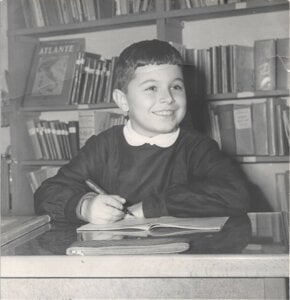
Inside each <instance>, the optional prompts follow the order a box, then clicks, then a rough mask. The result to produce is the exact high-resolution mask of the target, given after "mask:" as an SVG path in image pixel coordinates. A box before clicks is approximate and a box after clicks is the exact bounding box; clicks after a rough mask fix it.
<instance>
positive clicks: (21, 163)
mask: <svg viewBox="0 0 290 300" xmlns="http://www.w3.org/2000/svg"><path fill="white" fill-rule="evenodd" d="M7 4H8V47H9V57H8V67H9V86H10V97H11V99H13V100H12V101H11V102H12V107H13V109H12V114H11V128H10V134H11V144H12V161H13V163H12V182H13V184H12V214H20V215H21V214H24V215H25V214H29V213H33V200H32V199H33V197H32V192H31V189H30V186H29V183H28V181H27V179H26V177H25V174H26V173H27V172H29V171H31V170H35V169H37V168H39V167H41V166H61V165H63V164H65V163H66V162H67V161H66V160H54V161H47V160H37V161H36V160H35V159H34V157H33V149H32V145H31V142H30V138H29V135H28V132H27V128H26V126H24V124H26V122H27V120H30V119H38V118H41V117H42V115H43V114H54V113H57V114H58V115H61V116H62V117H64V118H66V119H70V116H73V117H72V118H75V113H77V112H78V111H85V110H107V109H115V108H116V105H115V104H113V103H100V104H88V105H61V106H53V107H52V106H45V105H41V106H30V107H23V106H22V99H23V96H24V93H25V87H26V80H27V77H28V74H29V70H30V64H31V61H32V57H33V49H34V48H35V45H36V44H37V43H38V41H40V40H53V39H64V38H72V37H73V38H78V37H84V38H85V39H86V50H88V51H91V52H98V53H100V54H102V55H108V57H111V56H113V55H118V53H119V52H120V51H121V50H122V49H123V48H124V47H126V46H127V45H128V44H130V43H133V42H135V41H136V38H137V39H138V40H142V39H146V38H148V39H151V38H158V39H162V40H167V41H173V42H176V43H179V44H184V45H186V46H188V47H190V48H191V47H199V48H202V47H210V46H213V45H218V44H219V43H221V42H222V43H223V44H230V43H235V42H236V40H235V39H236V38H237V36H238V35H239V34H240V32H242V31H243V32H242V34H244V35H245V40H244V41H242V42H243V43H244V44H249V42H251V43H253V42H254V41H255V40H257V39H258V38H259V39H263V38H265V39H266V38H276V37H277V36H278V37H287V36H288V35H287V33H289V29H288V28H287V29H285V28H284V27H285V26H286V27H287V24H286V23H288V22H285V20H288V19H287V18H288V15H287V12H288V9H289V3H288V2H287V1H285V0H276V1H268V0H251V1H247V2H240V3H231V4H224V5H217V6H208V7H199V8H186V9H178V10H166V8H165V7H166V6H165V1H159V0H158V1H156V9H155V11H153V12H148V13H142V14H130V15H120V16H113V17H110V18H102V19H97V20H92V21H85V22H77V23H70V24H57V25H53V26H44V27H35V28H25V20H24V15H23V13H22V7H21V1H17V0H9V1H7ZM269 16H270V17H269ZM271 16H273V18H272V17H271ZM256 18H258V19H259V20H260V19H263V20H264V22H265V29H261V28H258V26H256V27H254V28H253V27H252V26H251V24H252V23H251V22H254V20H255V19H256ZM233 20H236V21H235V22H236V24H234V26H232V21H233ZM273 20H274V21H273ZM248 21H249V24H247V23H248ZM235 22H234V23H235ZM258 22H259V21H258ZM272 23H275V24H272ZM215 24H218V26H216V25H215ZM257 25H258V24H257ZM215 27H216V32H215V34H214V36H215V37H214V38H213V39H211V36H212V31H213V29H215ZM229 27H233V28H231V29H229ZM242 27H243V28H244V27H245V28H246V29H245V30H244V29H243V28H242ZM269 27H270V28H271V30H268V28H269ZM247 30H248V32H250V34H248V32H247ZM207 31H208V32H210V34H209V35H208V36H207V33H206V32H207ZM256 31H257V32H256ZM245 32H246V34H245ZM193 35H194V36H195V37H196V36H198V38H195V37H193ZM113 41H114V42H113ZM288 95H289V91H288V90H273V91H255V92H241V93H228V94H215V95H208V96H206V99H202V101H203V100H206V102H207V103H209V102H215V103H216V102H218V101H228V100H233V99H238V100H243V99H247V100H251V99H253V98H266V97H285V96H288ZM193 98H194V99H196V98H197V97H196V96H193ZM198 100H199V99H197V101H196V103H198V102H201V101H198ZM236 159H237V161H239V162H240V163H241V164H242V165H243V168H244V169H245V171H246V173H249V174H251V176H252V178H253V179H254V181H256V182H257V184H259V185H260V184H261V185H262V186H263V185H268V183H269V182H267V181H265V182H266V183H265V182H263V180H262V179H261V178H260V177H261V176H260V174H261V170H263V168H264V170H265V172H269V173H271V174H272V173H273V172H272V171H271V170H269V166H270V165H275V168H274V169H275V171H277V170H278V171H281V170H282V171H285V170H287V168H288V157H286V156H279V157H276V156H275V157H270V156H259V157H258V156H237V157H236ZM257 164H258V165H259V167H258V170H259V171H258V172H255V171H253V170H255V166H256V165H257ZM248 166H250V167H248ZM261 166H262V167H261ZM253 174H254V175H253ZM271 180H272V179H271ZM270 185H271V186H272V188H274V186H273V183H272V181H271V184H270ZM273 193H274V192H272V194H271V197H272V195H273Z"/></svg>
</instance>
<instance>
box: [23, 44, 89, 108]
mask: <svg viewBox="0 0 290 300" xmlns="http://www.w3.org/2000/svg"><path fill="white" fill-rule="evenodd" d="M84 45H85V40H84V39H63V40H52V41H40V42H39V43H38V44H37V46H36V49H35V52H34V55H33V59H32V62H31V67H30V72H29V76H28V81H27V86H26V92H25V97H24V100H23V101H24V102H23V105H24V106H35V105H36V106H42V105H44V106H59V105H62V104H63V105H65V104H67V103H69V100H70V96H71V89H72V86H73V77H74V76H73V74H74V69H75V61H76V60H77V57H78V53H79V52H80V51H81V50H83V48H84Z"/></svg>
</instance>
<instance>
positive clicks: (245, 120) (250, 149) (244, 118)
mask: <svg viewBox="0 0 290 300" xmlns="http://www.w3.org/2000/svg"><path fill="white" fill-rule="evenodd" d="M233 109H234V123H235V136H236V154H237V155H254V153H255V150H254V138H253V125H252V107H251V105H250V104H241V105H240V104H234V106H233Z"/></svg>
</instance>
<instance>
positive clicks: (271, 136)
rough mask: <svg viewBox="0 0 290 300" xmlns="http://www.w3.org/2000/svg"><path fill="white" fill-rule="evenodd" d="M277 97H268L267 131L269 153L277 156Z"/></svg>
mask: <svg viewBox="0 0 290 300" xmlns="http://www.w3.org/2000/svg"><path fill="white" fill-rule="evenodd" d="M274 102H275V98H268V99H267V102H266V103H267V120H268V123H267V131H268V144H269V155H272V156H275V155H277V152H278V149H277V148H278V146H277V136H276V127H277V125H276V122H275V106H274Z"/></svg>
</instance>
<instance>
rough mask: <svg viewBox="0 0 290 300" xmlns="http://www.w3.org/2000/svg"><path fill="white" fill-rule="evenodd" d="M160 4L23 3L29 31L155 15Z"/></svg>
mask: <svg viewBox="0 0 290 300" xmlns="http://www.w3.org/2000/svg"><path fill="white" fill-rule="evenodd" d="M155 3H156V0H49V1H47V0H21V6H22V11H23V16H24V21H25V25H26V27H27V28H35V27H44V26H57V25H61V24H70V23H79V22H87V21H93V20H99V19H104V18H111V17H113V16H117V15H127V14H140V13H146V12H150V11H155Z"/></svg>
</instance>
